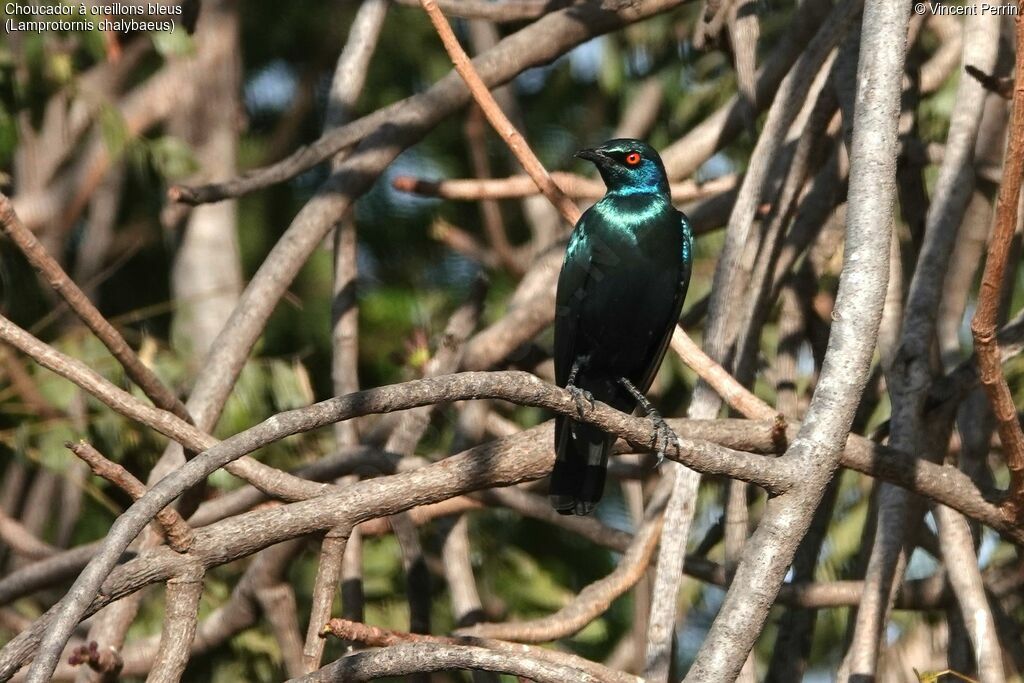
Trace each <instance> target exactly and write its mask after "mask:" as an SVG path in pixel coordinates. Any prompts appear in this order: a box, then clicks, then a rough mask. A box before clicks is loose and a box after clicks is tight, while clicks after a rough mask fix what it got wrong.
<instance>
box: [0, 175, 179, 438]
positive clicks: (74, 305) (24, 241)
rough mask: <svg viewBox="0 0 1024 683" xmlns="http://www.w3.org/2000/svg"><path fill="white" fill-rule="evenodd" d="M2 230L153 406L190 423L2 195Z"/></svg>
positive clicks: (0, 207)
mask: <svg viewBox="0 0 1024 683" xmlns="http://www.w3.org/2000/svg"><path fill="white" fill-rule="evenodd" d="M0 227H2V228H3V231H4V232H5V233H7V236H8V237H10V238H11V240H12V241H13V242H14V243H15V244H16V245H18V248H19V249H21V252H22V253H23V254H24V255H25V258H27V259H28V261H29V263H31V264H32V265H33V266H34V267H35V268H36V270H38V271H39V272H40V274H42V276H43V277H45V278H46V280H47V282H49V284H50V286H51V287H53V289H54V291H55V292H57V293H58V294H60V295H61V297H63V299H64V300H65V301H66V302H67V304H68V306H70V307H71V310H73V311H74V312H75V313H76V314H77V315H78V317H79V318H80V319H81V320H82V322H83V323H85V324H86V326H87V327H88V328H89V329H90V330H92V331H93V333H94V334H95V335H96V336H97V337H98V338H99V340H100V341H102V342H103V344H104V346H106V347H107V348H108V349H109V350H110V353H111V354H112V355H113V356H114V358H116V359H117V360H118V362H119V363H120V364H121V366H122V367H124V370H125V372H126V373H128V376H129V377H131V378H132V380H133V381H134V382H135V383H136V384H138V385H139V388H140V389H142V391H143V392H145V394H146V396H148V397H149V398H150V399H151V400H152V401H153V403H154V404H155V405H156V406H157V407H158V408H162V409H164V410H167V411H169V412H171V413H174V414H175V415H177V416H178V417H180V418H181V419H183V420H186V421H187V420H189V416H188V411H187V410H186V409H185V406H184V404H182V402H181V401H179V400H178V397H177V396H175V395H174V394H173V393H172V392H171V391H170V390H169V389H168V388H167V387H166V386H165V385H164V384H163V382H161V381H160V379H159V378H158V377H157V376H156V375H155V374H154V373H153V371H152V370H150V369H149V368H148V367H146V365H145V364H144V363H143V362H142V361H141V360H140V359H139V357H138V356H137V355H135V352H134V351H132V349H131V347H130V346H128V342H126V341H125V340H124V337H122V336H121V333H120V332H118V331H117V330H116V329H114V326H113V325H111V324H110V322H108V321H107V319H106V318H104V317H103V314H102V313H100V312H99V310H97V309H96V307H95V306H94V305H93V304H92V302H91V301H89V297H87V296H86V295H85V293H84V292H83V291H82V290H81V289H79V287H78V285H76V284H75V283H74V281H73V280H72V279H71V278H70V277H68V274H67V273H65V272H64V269H63V268H61V267H60V264H59V263H57V261H56V260H54V258H53V257H52V256H50V255H49V254H48V253H47V252H46V248H45V247H44V246H43V245H42V244H41V243H40V242H39V240H38V239H37V238H36V236H35V235H34V234H32V232H31V231H30V230H29V229H28V228H26V227H25V226H24V225H22V223H21V221H20V220H19V219H18V216H17V214H16V213H15V212H14V205H13V204H12V203H11V200H10V199H8V198H7V196H6V195H4V194H0Z"/></svg>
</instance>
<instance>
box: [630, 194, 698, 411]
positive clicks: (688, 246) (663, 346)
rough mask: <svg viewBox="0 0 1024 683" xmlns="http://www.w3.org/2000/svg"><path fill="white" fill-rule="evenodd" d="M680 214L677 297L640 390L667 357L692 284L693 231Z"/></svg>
mask: <svg viewBox="0 0 1024 683" xmlns="http://www.w3.org/2000/svg"><path fill="white" fill-rule="evenodd" d="M676 213H678V215H679V221H680V230H681V231H682V236H683V239H682V249H681V253H680V267H679V283H678V285H677V287H676V292H675V298H674V299H673V300H672V313H671V316H670V317H669V324H668V325H666V327H665V332H664V334H663V335H662V337H661V339H660V341H659V343H658V347H657V349H658V350H657V353H655V354H652V356H651V364H650V365H649V366H648V368H647V370H646V371H645V372H644V379H643V382H642V385H641V386H640V391H643V392H646V391H647V390H648V389H650V388H651V384H652V383H653V382H654V376H655V375H657V374H658V368H660V367H661V361H662V359H663V358H664V357H665V351H666V350H667V349H668V345H669V342H670V341H671V340H672V333H673V332H675V329H676V325H677V324H678V323H679V314H680V312H682V310H683V301H684V300H685V299H686V290H687V289H688V288H689V286H690V271H691V270H692V267H693V232H692V230H691V229H690V220H689V219H688V218H687V217H686V214H683V213H681V212H676Z"/></svg>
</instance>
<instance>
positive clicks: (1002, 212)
mask: <svg viewBox="0 0 1024 683" xmlns="http://www.w3.org/2000/svg"><path fill="white" fill-rule="evenodd" d="M1021 7H1022V4H1021V3H1018V9H1020V8H1021ZM1014 25H1015V27H1016V35H1017V45H1018V46H1021V45H1024V17H1021V16H1019V13H1018V16H1016V17H1014ZM1015 83H1016V85H1015V86H1014V90H1013V111H1012V113H1011V118H1010V127H1009V132H1008V133H1007V141H1006V161H1005V166H1004V168H1003V182H1002V183H1001V184H1000V186H999V197H998V199H997V201H996V216H995V223H994V224H993V226H992V236H991V238H990V240H989V245H988V256H987V257H986V258H985V272H984V274H983V275H982V279H981V289H980V290H979V292H978V308H977V310H976V311H975V313H974V318H973V319H972V320H971V334H972V335H973V336H974V349H975V354H976V355H977V357H978V368H979V370H980V374H981V383H982V386H984V388H985V393H987V394H988V397H989V401H990V402H991V403H992V412H993V413H994V414H995V417H996V427H997V429H998V431H999V440H1000V441H1001V442H1002V445H1003V454H1004V458H1005V459H1006V466H1007V468H1008V469H1009V470H1010V489H1009V495H1008V496H1007V498H1006V502H1005V503H1004V509H1005V511H1006V514H1007V516H1008V517H1010V518H1011V519H1016V520H1018V521H1020V520H1022V519H1024V431H1022V430H1021V426H1020V421H1019V419H1018V418H1017V408H1016V405H1015V404H1014V400H1013V395H1012V394H1011V393H1010V388H1009V386H1008V385H1007V383H1006V378H1005V377H1003V373H1002V369H1001V367H1000V362H999V358H1000V356H999V344H998V342H997V341H996V324H997V318H998V315H999V301H1000V295H1001V292H1002V287H1003V280H1004V278H1005V277H1006V266H1007V261H1008V260H1009V254H1010V247H1011V244H1012V242H1013V233H1014V229H1015V228H1016V225H1017V209H1018V204H1019V201H1020V189H1021V176H1022V175H1024V49H1018V50H1017V57H1016V66H1015Z"/></svg>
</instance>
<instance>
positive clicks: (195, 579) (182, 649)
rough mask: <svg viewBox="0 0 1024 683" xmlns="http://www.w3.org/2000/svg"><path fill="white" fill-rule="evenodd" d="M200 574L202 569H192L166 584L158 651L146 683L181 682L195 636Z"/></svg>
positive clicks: (201, 583) (201, 593)
mask: <svg viewBox="0 0 1024 683" xmlns="http://www.w3.org/2000/svg"><path fill="white" fill-rule="evenodd" d="M203 574H204V572H203V569H202V568H201V567H198V566H196V567H192V568H191V570H190V571H187V572H185V573H182V574H181V575H179V576H175V577H174V578H172V579H170V580H169V581H168V582H167V599H166V600H165V605H166V611H165V613H164V621H163V631H162V633H161V635H160V648H159V649H158V650H157V653H156V659H155V660H154V661H153V668H152V669H150V672H149V676H148V677H147V678H146V683H177V682H178V681H180V680H181V675H182V674H183V673H184V672H185V666H186V665H187V664H188V658H189V654H190V652H189V648H190V646H191V645H192V639H193V638H194V637H195V635H196V622H197V619H198V612H199V598H200V597H202V595H203Z"/></svg>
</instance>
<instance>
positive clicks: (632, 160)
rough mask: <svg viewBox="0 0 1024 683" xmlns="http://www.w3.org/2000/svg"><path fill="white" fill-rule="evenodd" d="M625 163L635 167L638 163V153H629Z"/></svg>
mask: <svg viewBox="0 0 1024 683" xmlns="http://www.w3.org/2000/svg"><path fill="white" fill-rule="evenodd" d="M626 163H627V164H629V165H630V166H636V165H637V164H639V163H640V152H630V153H629V154H627V155H626Z"/></svg>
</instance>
